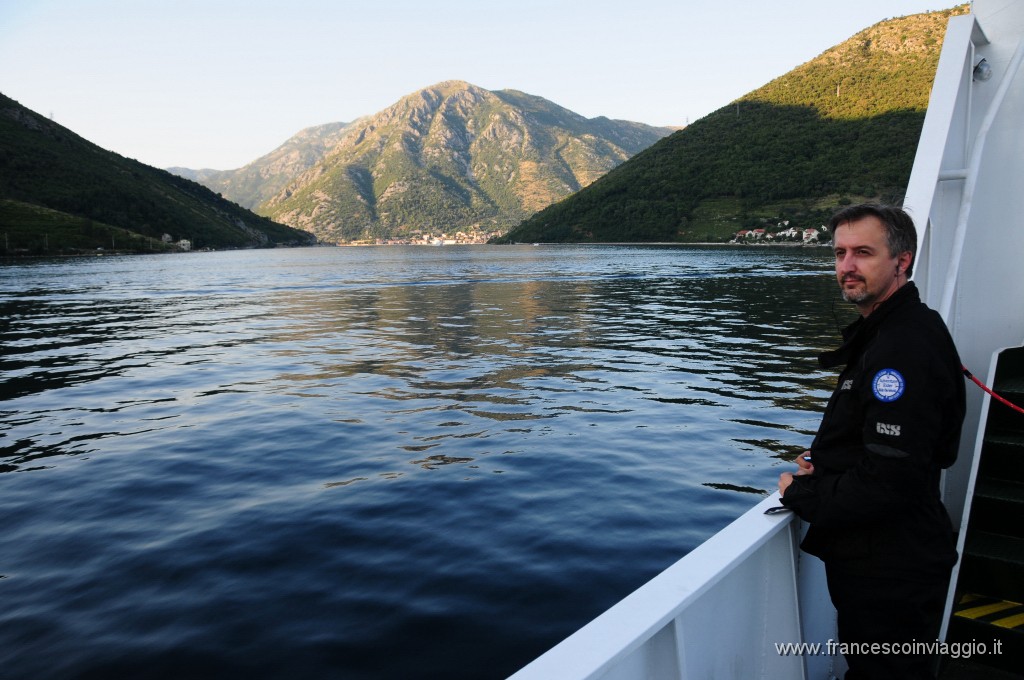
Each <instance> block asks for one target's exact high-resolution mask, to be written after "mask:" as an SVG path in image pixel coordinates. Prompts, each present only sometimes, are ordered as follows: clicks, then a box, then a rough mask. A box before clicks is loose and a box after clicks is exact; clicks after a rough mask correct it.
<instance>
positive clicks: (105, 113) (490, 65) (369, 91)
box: [0, 0, 955, 170]
mask: <svg viewBox="0 0 1024 680" xmlns="http://www.w3.org/2000/svg"><path fill="white" fill-rule="evenodd" d="M954 4H955V3H954V2H948V3H942V2H941V0H849V1H842V2H830V1H828V0H789V1H788V2H766V1H765V0H712V1H703V2H698V1H696V0H618V1H616V2H610V1H608V0H516V1H515V2H512V3H489V2H482V1H481V0H388V1H387V2H374V1H373V0H361V1H359V2H355V1H352V0H0V92H2V93H3V94H5V95H6V96H8V97H10V98H12V99H15V100H17V101H18V102H20V103H21V104H22V105H24V106H26V107H28V108H30V109H32V110H34V111H36V112H37V113H40V114H42V115H44V116H48V117H51V118H53V120H55V121H56V122H58V123H60V124H61V125H64V126H65V127H68V128H70V129H71V130H72V131H74V132H75V133H77V134H79V135H81V136H82V137H85V138H86V139H88V140H90V141H92V142H94V143H96V144H98V145H100V146H102V147H104V148H107V149H110V150H112V151H116V152H117V153H119V154H121V155H123V156H127V157H129V158H136V159H138V160H140V161H142V162H143V163H147V164H149V165H153V166H156V167H161V168H166V167H172V166H181V167H188V168H196V169H198V168H215V169H220V170H228V169H234V168H238V167H241V166H243V165H245V164H247V163H249V162H251V161H253V160H256V159H257V158H259V157H260V156H262V155H264V154H266V153H268V152H270V151H272V150H273V149H275V148H276V147H278V146H279V145H280V144H282V143H283V142H284V141H285V140H287V139H288V138H289V137H291V136H292V135H294V134H295V133H296V132H298V131H300V130H301V129H303V128H306V127H310V126H312V125H319V124H322V123H331V122H348V121H351V120H354V119H356V118H358V117H360V116H364V115H370V114H373V113H376V112H378V111H380V110H382V109H384V108H386V107H388V106H390V105H391V104H393V103H395V102H396V101H398V100H399V99H400V98H402V97H403V96H405V95H407V94H410V93H412V92H415V91H417V90H420V89H422V88H425V87H428V86H430V85H433V84H435V83H438V82H441V81H444V80H464V81H467V82H470V83H472V84H474V85H478V86H480V87H483V88H485V89H488V90H503V89H513V90H521V91H523V92H527V93H529V94H533V95H538V96H540V97H544V98H545V99H548V100H550V101H552V102H554V103H556V104H558V105H560V106H564V107H565V108H568V109H571V110H572V111H575V112H576V113H579V114H581V115H583V116H586V117H588V118H594V117H597V116H607V117H609V118H617V119H623V120H632V121H636V122H641V123H647V124H650V125H660V126H682V125H686V124H688V123H690V122H693V121H695V120H697V119H698V118H701V117H702V116H705V115H707V114H708V113H711V112H712V111H715V110H716V109H718V108H721V107H722V106H725V105H726V104H728V103H729V102H731V101H732V100H734V99H736V98H738V97H740V96H742V95H744V94H746V93H747V92H750V91H751V90H754V89H756V88H758V87H760V86H761V85H763V84H765V83H767V82H768V81H770V80H772V79H773V78H776V77H778V76H780V75H783V74H784V73H786V72H788V71H789V70H791V69H793V68H795V67H796V66H799V65H800V64H802V63H804V62H806V61H809V60H811V59H813V58H814V57H816V56H817V55H819V54H821V53H822V52H824V51H825V50H826V49H828V48H829V47H831V46H833V45H835V44H837V43H840V42H842V41H844V40H846V39H847V38H849V37H850V36H852V35H853V34H855V33H857V32H858V31H860V30H862V29H864V28H867V27H868V26H871V25H872V24H875V23H877V22H879V21H882V20H883V19H888V18H892V17H898V16H906V15H908V14H917V13H919V12H925V11H930V10H940V9H946V8H949V7H952V6H953V5H954Z"/></svg>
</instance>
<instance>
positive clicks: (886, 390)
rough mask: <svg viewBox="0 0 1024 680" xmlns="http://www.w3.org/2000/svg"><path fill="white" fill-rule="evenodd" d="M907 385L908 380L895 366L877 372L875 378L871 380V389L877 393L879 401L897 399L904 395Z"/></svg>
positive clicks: (876, 396) (876, 397)
mask: <svg viewBox="0 0 1024 680" xmlns="http://www.w3.org/2000/svg"><path fill="white" fill-rule="evenodd" d="M906 386H907V381H906V380H904V379H903V375H901V374H900V372H899V371H897V370H896V369H894V368H883V369H882V370H881V371H879V372H878V373H875V378H874V380H872V381H871V391H872V392H874V393H875V399H878V401H896V400H897V399H899V398H900V397H902V396H903V389H904V388H905V387H906Z"/></svg>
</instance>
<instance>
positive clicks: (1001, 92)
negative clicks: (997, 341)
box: [938, 41, 1024, 319]
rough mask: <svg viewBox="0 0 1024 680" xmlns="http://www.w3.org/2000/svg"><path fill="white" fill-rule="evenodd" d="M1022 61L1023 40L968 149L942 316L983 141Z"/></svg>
mask: <svg viewBox="0 0 1024 680" xmlns="http://www.w3.org/2000/svg"><path fill="white" fill-rule="evenodd" d="M1022 61H1024V41H1022V42H1020V43H1018V44H1017V49H1016V51H1015V52H1014V53H1013V58H1012V59H1011V60H1010V63H1009V64H1008V65H1007V67H1006V73H1005V74H1004V75H1003V78H1002V81H1001V82H1000V83H999V89H997V90H996V93H995V96H994V97H993V99H992V103H991V104H990V105H989V107H988V112H987V113H986V114H985V118H984V120H983V121H982V123H981V127H980V128H979V129H978V134H977V136H976V137H975V142H974V146H973V148H972V149H971V158H970V162H969V163H968V164H967V168H966V170H967V173H966V175H967V176H966V177H965V178H964V188H963V192H962V194H961V200H960V212H959V214H958V216H957V223H956V231H955V232H954V235H953V249H952V251H951V256H950V258H949V267H948V269H947V271H946V279H945V287H944V288H943V289H942V302H941V303H940V305H939V310H938V311H939V314H940V315H941V316H942V318H943V319H949V314H950V312H951V311H952V308H953V295H954V292H955V291H956V284H957V278H958V277H959V276H960V260H961V258H962V255H963V250H964V244H965V243H966V241H967V221H968V219H969V218H970V216H971V206H972V203H973V202H974V189H975V187H976V186H977V184H978V169H979V168H980V167H981V160H982V155H983V152H984V150H985V142H986V140H987V139H988V133H989V130H991V128H992V123H993V122H994V121H995V119H996V115H997V114H998V113H999V109H1000V108H1001V107H1002V104H1003V100H1004V99H1005V98H1006V93H1007V92H1008V91H1009V90H1010V84H1011V83H1012V82H1013V79H1014V77H1015V76H1016V75H1017V72H1018V71H1019V70H1020V65H1021V63H1022ZM940 179H944V177H941V176H940Z"/></svg>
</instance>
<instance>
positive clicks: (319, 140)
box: [167, 123, 350, 210]
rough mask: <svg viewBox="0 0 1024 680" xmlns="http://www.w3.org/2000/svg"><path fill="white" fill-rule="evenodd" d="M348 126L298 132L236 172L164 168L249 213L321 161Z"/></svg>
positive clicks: (307, 129)
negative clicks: (204, 187)
mask: <svg viewBox="0 0 1024 680" xmlns="http://www.w3.org/2000/svg"><path fill="white" fill-rule="evenodd" d="M349 125H350V123H327V124H326V125H317V126H314V127H310V128H306V129H305V130H301V131H300V132H299V133H298V134H296V135H295V136H293V137H291V138H290V139H289V140H288V141H286V142H285V143H284V144H282V145H281V146H279V147H278V148H276V149H274V150H273V151H271V152H270V153H268V154H267V155H265V156H262V157H260V158H258V159H256V160H255V161H253V162H252V163H249V164H248V165H246V166H245V167H243V168H239V169H237V170H210V169H203V170H190V169H188V168H167V171H168V172H172V173H174V174H175V175H180V176H182V177H187V178H188V179H191V180H194V181H196V182H199V183H200V184H202V185H203V186H206V187H209V188H210V189H212V190H213V191H216V192H217V193H219V194H222V195H223V196H225V197H226V198H228V199H230V200H232V201H234V202H235V203H237V204H238V205H240V206H243V207H245V208H249V209H250V210H251V209H253V208H255V207H256V206H258V205H259V204H260V203H263V202H264V201H267V200H269V199H270V198H273V197H274V196H275V195H276V194H278V193H280V192H281V191H282V190H283V189H284V188H285V187H286V186H288V184H290V183H291V181H292V180H293V179H295V178H296V177H298V176H299V175H301V174H302V173H303V172H305V171H306V170H309V169H310V168H311V167H313V166H314V165H316V164H317V163H319V162H320V161H321V160H323V158H324V156H325V155H326V154H327V152H328V151H330V150H331V149H332V148H333V147H334V145H335V144H337V143H338V141H339V140H340V138H341V136H342V134H343V133H344V132H345V130H346V129H347V128H348V127H349Z"/></svg>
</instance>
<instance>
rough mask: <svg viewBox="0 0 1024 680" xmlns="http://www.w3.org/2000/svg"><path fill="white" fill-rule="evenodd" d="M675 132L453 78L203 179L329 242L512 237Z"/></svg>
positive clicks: (305, 133) (302, 135) (201, 178)
mask: <svg viewBox="0 0 1024 680" xmlns="http://www.w3.org/2000/svg"><path fill="white" fill-rule="evenodd" d="M671 132H672V130H671V129H669V128H656V127H651V126H647V125H642V124H639V123H631V122H627V121H616V120H609V119H607V118H594V119H587V118H584V117H583V116H580V115H578V114H576V113H573V112H572V111H569V110H567V109H564V108H562V107H560V106H558V105H556V104H553V103H552V102H550V101H547V100H545V99H542V98H540V97H536V96H532V95H529V94H525V93H523V92H517V91H514V90H502V91H494V92H492V91H489V90H484V89H482V88H480V87H477V86H475V85H471V84H469V83H465V82H461V81H448V82H443V83H439V84H437V85H434V86H432V87H428V88H425V89H423V90H420V91H418V92H414V93H413V94H410V95H408V96H406V97H403V98H402V99H401V100H399V101H398V102H397V103H395V104H394V105H392V106H390V107H388V108H387V109H385V110H383V111H381V112H379V113H377V114H376V115H372V116H367V117H365V118H362V119H360V120H358V121H355V122H353V123H351V124H349V125H344V124H340V123H339V124H336V126H335V127H333V128H330V129H328V126H322V127H321V128H312V129H311V131H303V132H302V133H300V134H299V135H297V136H296V137H294V138H292V139H290V140H288V141H287V142H286V143H285V144H284V145H283V146H282V147H280V148H279V149H277V150H276V151H274V152H272V153H271V154H268V155H267V156H265V157H263V158H262V159H260V160H258V161H255V162H253V163H252V164H250V165H248V166H246V167H245V168H242V169H240V170H235V171H228V172H227V173H224V174H215V175H213V174H210V173H205V174H204V173H203V172H200V173H199V174H195V175H193V176H194V177H196V179H197V180H198V181H201V182H204V183H205V184H207V185H208V186H211V187H215V188H216V190H218V191H222V193H223V194H224V195H225V196H228V197H229V198H232V199H233V200H237V201H239V202H240V203H243V204H251V205H253V206H255V209H256V210H257V212H259V213H260V214H263V215H267V216H269V217H271V218H273V219H275V220H278V221H281V222H284V223H286V224H290V225H292V226H294V227H298V228H301V229H305V230H308V231H311V232H313V233H315V234H316V235H317V237H318V238H320V239H322V240H325V241H332V242H343V241H352V240H359V239H371V238H391V237H405V236H410V235H412V234H414V233H416V232H424V231H427V232H429V231H434V232H448V231H451V232H454V231H456V230H466V231H468V230H471V229H473V228H479V229H481V230H501V231H504V230H505V229H507V228H508V227H509V226H511V225H513V224H516V223H518V222H519V221H521V220H522V219H524V218H525V217H527V216H529V215H530V214H532V213H533V212H535V211H537V210H539V209H541V208H543V207H544V206H546V205H549V204H550V203H552V202H553V201H556V200H558V199H560V198H563V197H565V196H567V195H569V194H571V193H572V192H574V191H578V190H579V189H581V188H582V187H585V186H587V185H588V184H590V183H591V182H593V181H594V180H595V179H597V178H598V177H600V176H601V175H603V174H604V173H606V172H607V171H608V170H610V169H611V168H613V167H615V166H616V165H618V164H620V163H622V162H623V161H625V160H626V159H628V158H629V157H630V156H632V155H634V154H635V153H637V152H638V151H640V150H641V149H644V148H645V147H647V146H650V145H651V144H653V143H654V142H655V141H657V140H658V139H660V138H662V137H664V136H665V135H667V134H669V133H671ZM318 155H319V159H317V158H316V157H317V156H318ZM285 158H287V159H296V162H295V163H293V164H292V165H290V166H286V165H285V164H283V163H282V162H280V161H281V159H285ZM314 160H316V161H317V162H315V163H313V161H314ZM304 164H305V167H303V166H304ZM296 171H298V172H296ZM181 172H183V173H184V172H193V171H181ZM292 172H294V174H293V175H292V176H291V181H290V182H289V183H288V184H287V185H286V186H282V185H281V182H282V180H283V179H284V178H286V177H287V176H288V175H289V173H292ZM257 178H260V179H259V180H258V179H257ZM260 180H262V184H261V182H260ZM271 192H273V193H274V195H273V196H271V197H269V198H266V197H267V196H268V195H269V194H270V193H271ZM264 199H265V200H264ZM257 201H259V202H258V203H257Z"/></svg>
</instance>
